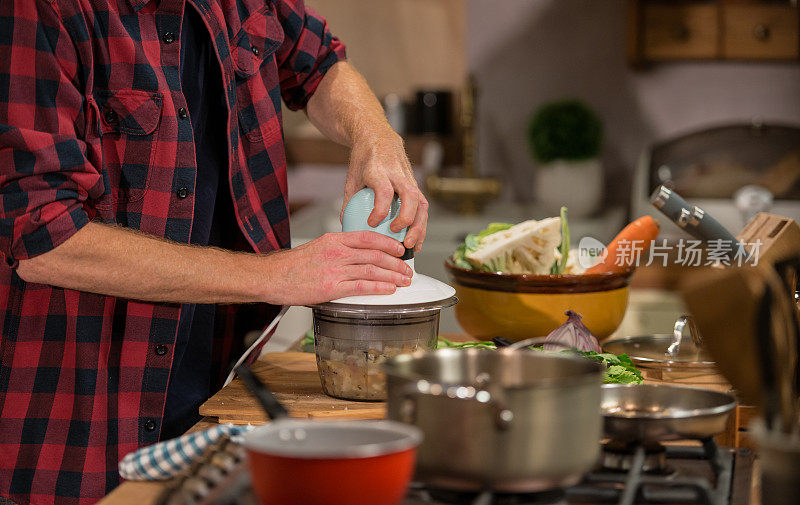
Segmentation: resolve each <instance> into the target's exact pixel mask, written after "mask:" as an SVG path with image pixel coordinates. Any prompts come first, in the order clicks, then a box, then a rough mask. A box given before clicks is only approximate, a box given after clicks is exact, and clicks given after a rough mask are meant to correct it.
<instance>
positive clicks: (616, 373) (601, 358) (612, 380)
mask: <svg viewBox="0 0 800 505" xmlns="http://www.w3.org/2000/svg"><path fill="white" fill-rule="evenodd" d="M438 348H439V349H445V348H449V349H471V348H478V349H497V346H496V345H495V344H494V342H491V341H473V342H453V341H451V340H447V339H446V338H442V337H439V345H438ZM531 349H533V350H537V351H541V352H557V353H567V354H574V353H578V354H580V355H581V356H583V357H585V358H588V359H591V360H593V361H597V362H599V363H602V364H604V365H605V366H606V371H605V372H604V373H603V382H604V383H605V384H641V383H642V382H644V378H643V377H642V373H641V372H640V371H639V370H638V369H637V368H636V366H634V364H633V361H631V359H630V358H629V357H628V355H627V354H620V355H616V354H611V353H607V352H594V351H579V350H578V349H562V350H560V351H546V350H544V349H542V348H541V347H531Z"/></svg>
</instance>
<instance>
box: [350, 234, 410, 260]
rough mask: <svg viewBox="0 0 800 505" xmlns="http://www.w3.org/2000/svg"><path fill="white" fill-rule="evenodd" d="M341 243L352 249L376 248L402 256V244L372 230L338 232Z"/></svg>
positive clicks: (403, 250)
mask: <svg viewBox="0 0 800 505" xmlns="http://www.w3.org/2000/svg"><path fill="white" fill-rule="evenodd" d="M338 235H340V237H341V240H342V243H343V244H344V245H346V246H347V247H352V248H354V249H376V250H378V251H383V252H385V253H386V254H391V255H392V256H402V255H403V253H404V252H405V249H404V248H403V244H401V243H400V242H398V241H397V240H395V239H393V238H391V237H387V236H386V235H383V234H381V233H378V232H374V231H351V232H346V233H341V234H338Z"/></svg>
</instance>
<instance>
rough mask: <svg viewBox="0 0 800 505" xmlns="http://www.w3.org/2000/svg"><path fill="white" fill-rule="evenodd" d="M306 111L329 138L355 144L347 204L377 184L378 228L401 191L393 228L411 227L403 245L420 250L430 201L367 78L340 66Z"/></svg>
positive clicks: (327, 76) (375, 213)
mask: <svg viewBox="0 0 800 505" xmlns="http://www.w3.org/2000/svg"><path fill="white" fill-rule="evenodd" d="M306 112H307V113H308V117H309V119H310V120H311V122H312V123H313V124H314V126H316V127H317V128H318V129H319V130H320V131H321V132H322V133H324V134H325V135H326V136H327V137H328V138H330V139H331V140H334V141H335V142H338V143H340V144H343V145H346V146H349V147H350V148H351V153H350V169H349V171H348V173H347V181H346V182H345V187H344V205H347V201H348V200H349V199H350V197H351V196H353V195H354V194H355V193H356V192H358V191H359V190H361V189H362V188H364V187H368V188H372V190H373V191H375V210H374V211H373V212H372V214H370V216H369V219H368V221H367V222H368V224H369V225H370V226H377V225H378V224H379V223H380V222H381V221H383V220H384V219H385V218H386V216H387V215H388V213H389V207H390V205H391V201H392V197H393V196H394V194H395V193H397V194H398V195H399V196H400V201H401V205H400V215H398V216H397V218H396V219H395V220H394V221H392V224H391V226H390V227H391V229H392V230H393V231H395V232H397V231H400V230H401V229H403V228H405V227H409V228H408V233H407V234H406V238H405V240H404V241H403V243H404V245H405V246H406V247H408V248H409V249H411V248H414V249H416V250H419V249H420V247H421V246H422V242H423V241H424V240H425V234H426V232H427V226H428V201H427V200H426V199H425V197H424V196H423V194H422V192H421V191H420V190H419V187H417V182H416V180H415V179H414V174H413V172H412V170H411V164H410V163H409V161H408V156H406V151H405V148H404V146H403V140H402V139H401V138H400V137H399V136H398V135H397V134H396V133H395V132H394V131H393V130H392V128H391V127H390V126H389V123H388V122H387V121H386V116H385V115H384V113H383V108H382V107H381V104H380V102H378V99H377V98H376V97H375V95H374V94H373V93H372V91H371V90H370V89H369V86H368V85H367V83H366V81H364V78H363V77H361V75H360V74H359V73H358V72H356V70H355V69H354V68H353V67H352V66H350V64H348V63H347V62H339V63H337V64H335V65H334V66H333V67H331V68H330V69H329V70H328V72H327V73H326V74H325V77H324V78H323V79H322V81H321V82H320V84H319V86H318V87H317V90H316V91H315V92H314V94H313V95H312V96H311V99H310V100H309V102H308V105H307V106H306ZM342 211H344V207H342Z"/></svg>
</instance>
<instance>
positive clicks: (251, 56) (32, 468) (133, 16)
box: [0, 0, 427, 504]
mask: <svg viewBox="0 0 800 505" xmlns="http://www.w3.org/2000/svg"><path fill="white" fill-rule="evenodd" d="M343 60H344V47H343V45H342V44H341V43H340V42H339V40H337V39H336V38H335V37H333V36H332V34H331V32H330V31H329V30H328V27H327V25H326V23H325V20H324V19H322V18H321V17H320V16H318V15H317V14H316V13H315V12H314V11H312V10H311V9H309V8H307V7H306V6H305V5H304V3H303V0H158V1H157V0H107V1H101V0H5V1H3V2H0V254H2V256H3V257H4V259H5V260H6V265H3V266H0V307H2V311H3V312H2V317H1V318H0V321H1V322H0V328H1V329H2V331H0V495H1V496H4V497H6V498H8V499H11V500H12V501H14V502H17V503H35V504H40V503H42V504H43V503H70V504H71V503H92V502H95V501H96V500H98V499H99V498H100V497H102V496H103V495H105V494H106V493H108V492H109V491H110V490H111V489H112V488H113V487H114V486H116V485H117V484H118V476H117V462H118V461H119V459H120V458H121V457H122V456H123V455H125V454H126V453H128V452H130V451H132V450H135V449H136V448H138V447H141V446H143V445H148V444H152V443H154V442H156V441H158V440H159V438H160V437H161V438H164V437H167V436H174V435H177V434H179V433H180V432H181V431H182V430H183V429H185V428H186V425H187V422H188V423H190V422H191V420H192V419H193V418H194V415H195V414H196V409H197V406H198V404H199V403H200V402H202V400H203V399H204V398H206V397H207V396H208V395H209V394H212V393H213V392H214V391H215V389H216V388H217V387H218V386H219V379H220V378H221V377H222V376H224V374H226V373H227V371H228V370H227V367H228V366H229V365H230V362H231V358H232V357H233V358H235V357H236V353H237V352H239V351H240V350H241V348H242V345H241V337H242V335H243V334H244V333H245V332H246V331H248V330H252V329H254V326H255V325H258V326H263V325H264V324H266V323H267V322H268V321H269V318H268V317H267V314H266V313H269V314H270V315H274V314H275V312H276V308H277V306H280V305H302V304H309V303H316V302H323V301H328V300H331V299H335V298H338V297H342V296H350V295H356V294H386V293H391V292H393V291H394V289H395V288H396V287H397V286H403V285H407V284H409V283H410V276H411V271H410V269H408V268H407V266H406V265H405V264H404V263H403V262H402V261H401V260H400V259H399V256H401V255H402V254H403V250H404V246H405V247H408V248H419V246H420V245H421V244H422V241H423V239H424V236H425V227H426V221H427V202H426V201H425V199H424V197H423V196H422V194H421V193H420V191H419V189H418V188H417V186H416V183H415V182H414V179H413V176H412V173H411V170H410V166H409V163H408V160H407V158H406V155H405V152H404V149H403V144H402V141H401V139H400V138H399V137H398V136H397V135H395V134H394V132H392V131H391V129H390V128H389V126H388V124H387V123H386V121H385V118H384V117H383V113H382V110H381V108H380V105H379V103H378V102H377V100H376V99H375V97H374V95H373V94H372V93H371V92H370V90H369V88H368V87H367V85H366V83H365V82H364V81H363V79H362V78H361V77H360V76H359V75H358V74H357V73H356V72H355V71H354V70H353V69H352V68H351V67H350V66H348V64H347V63H346V62H344V61H343ZM281 100H283V102H285V104H286V106H288V107H289V108H291V109H305V111H306V113H307V114H308V117H309V118H310V120H311V121H312V122H313V123H314V124H315V125H316V126H317V127H318V128H319V129H320V130H321V131H322V132H323V133H325V134H326V135H327V136H328V137H330V138H331V139H333V140H335V141H337V142H339V143H342V144H345V145H348V146H350V147H351V148H352V155H351V164H350V170H349V173H348V175H347V180H346V183H345V192H344V193H345V195H344V196H345V201H346V200H347V199H348V198H349V197H350V196H351V195H352V194H354V193H355V192H356V191H358V190H359V189H361V188H362V187H365V186H367V187H371V188H373V189H374V190H375V192H376V209H375V211H374V212H373V213H372V215H371V216H370V218H369V222H370V224H372V225H377V224H378V223H379V222H380V221H381V220H382V219H383V218H384V217H385V216H386V215H387V212H388V207H389V203H390V200H391V198H392V196H393V194H394V193H398V194H399V195H400V197H401V199H402V202H403V204H402V208H401V211H400V216H399V217H398V218H397V219H396V220H395V221H394V222H393V223H392V227H393V229H395V230H399V229H401V228H403V227H406V226H409V227H410V228H409V232H408V234H407V237H406V239H405V243H404V244H400V243H399V242H396V241H394V240H392V239H389V238H387V237H384V236H382V235H378V234H375V233H352V234H331V235H326V236H323V237H321V238H319V239H317V240H314V241H312V242H310V243H308V244H306V245H304V246H302V247H298V248H296V249H292V250H290V249H288V247H289V222H288V211H287V203H286V201H287V188H286V158H285V153H284V149H283V144H282V140H283V138H282V132H281ZM240 251H250V252H240ZM248 303H250V304H252V303H258V304H260V305H249V306H245V307H244V308H246V309H247V312H249V314H247V316H248V317H244V316H245V315H246V314H244V312H245V311H244V310H240V308H242V306H239V307H238V308H237V306H235V305H233V304H248ZM264 304H269V305H264ZM264 307H267V308H268V309H269V310H260V314H259V315H254V314H253V312H254V309H256V308H260V309H263V308H264ZM248 323H249V324H248Z"/></svg>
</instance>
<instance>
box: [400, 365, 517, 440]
mask: <svg viewBox="0 0 800 505" xmlns="http://www.w3.org/2000/svg"><path fill="white" fill-rule="evenodd" d="M478 379H480V377H479V378H478ZM478 382H479V381H478ZM490 390H493V391H490ZM415 396H435V397H440V398H450V399H454V400H465V401H474V402H478V403H484V404H486V405H489V406H491V407H492V409H493V410H494V423H495V427H496V428H497V429H498V430H500V431H505V430H507V429H509V428H510V427H511V425H512V423H513V421H514V413H513V412H512V411H511V409H509V408H507V407H506V402H505V401H504V399H503V393H502V390H500V389H499V388H494V387H492V385H491V384H486V386H485V387H483V386H480V385H479V386H478V387H475V386H445V385H443V384H439V383H436V382H430V381H428V380H426V379H418V380H415V381H413V382H411V383H410V384H408V385H406V387H405V388H404V391H403V392H402V393H401V398H402V400H401V404H400V416H401V419H402V421H403V422H406V423H411V424H414V423H415V421H416V415H417V400H416V398H415Z"/></svg>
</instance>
